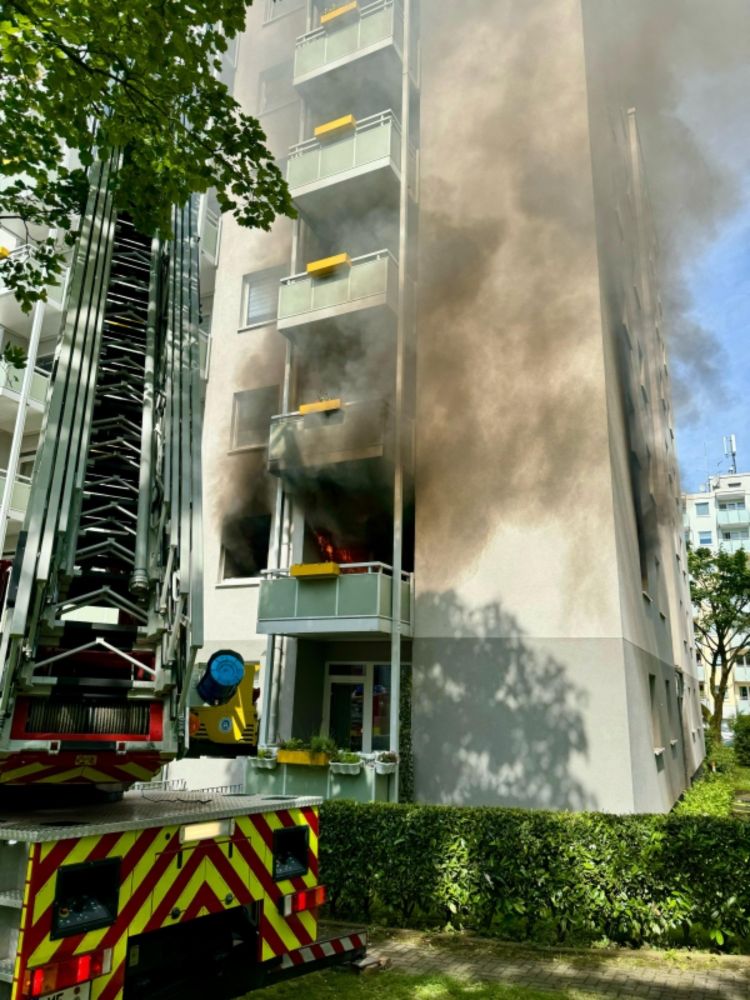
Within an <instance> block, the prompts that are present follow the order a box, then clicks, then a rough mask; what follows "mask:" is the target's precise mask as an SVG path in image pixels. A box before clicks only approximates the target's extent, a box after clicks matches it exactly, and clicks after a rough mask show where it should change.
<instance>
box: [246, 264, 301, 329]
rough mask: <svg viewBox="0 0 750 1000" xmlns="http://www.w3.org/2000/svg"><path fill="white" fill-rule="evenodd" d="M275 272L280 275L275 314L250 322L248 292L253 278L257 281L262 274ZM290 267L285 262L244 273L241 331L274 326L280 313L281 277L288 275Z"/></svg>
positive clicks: (277, 283)
mask: <svg viewBox="0 0 750 1000" xmlns="http://www.w3.org/2000/svg"><path fill="white" fill-rule="evenodd" d="M273 272H277V273H278V275H279V278H278V281H277V282H276V285H277V291H276V309H275V311H274V314H273V316H271V317H270V318H269V319H260V320H255V321H254V322H252V323H249V322H248V317H247V306H248V294H249V289H250V286H251V285H252V282H253V278H255V280H256V281H257V280H258V278H260V277H261V275H264V274H266V275H270V274H272V273H273ZM288 273H289V268H288V266H285V265H284V264H273V265H272V266H271V267H262V268H260V269H259V270H258V271H248V273H247V274H243V275H242V295H241V297H240V326H239V329H238V332H239V333H246V332H247V331H248V330H260V329H261V328H262V327H264V326H274V325H275V323H276V321H277V319H278V315H279V288H280V287H281V279H282V278H283V277H285V276H286V275H288Z"/></svg>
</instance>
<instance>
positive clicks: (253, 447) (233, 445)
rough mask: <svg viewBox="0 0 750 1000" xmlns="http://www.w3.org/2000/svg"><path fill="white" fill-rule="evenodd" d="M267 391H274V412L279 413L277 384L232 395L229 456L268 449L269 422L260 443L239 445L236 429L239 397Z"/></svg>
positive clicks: (279, 402) (255, 387) (278, 386)
mask: <svg viewBox="0 0 750 1000" xmlns="http://www.w3.org/2000/svg"><path fill="white" fill-rule="evenodd" d="M269 389H275V390H276V406H275V408H276V411H277V413H278V412H279V411H280V408H281V386H280V385H278V383H277V384H275V385H259V386H253V387H252V388H250V389H240V390H238V391H237V392H235V393H233V394H232V418H231V425H230V430H229V454H230V455H236V454H238V453H240V452H246V451H261V450H262V449H265V448H267V447H268V433H269V431H270V421H269V425H268V427H266V430H265V437H264V438H263V440H262V441H260V442H258V443H255V444H239V443H238V441H237V427H238V409H239V406H238V401H239V397H240V396H245V395H249V394H250V393H253V392H264V391H266V390H269ZM271 416H276V414H271Z"/></svg>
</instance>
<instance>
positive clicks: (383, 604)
mask: <svg viewBox="0 0 750 1000" xmlns="http://www.w3.org/2000/svg"><path fill="white" fill-rule="evenodd" d="M330 565H331V567H335V568H334V569H333V570H332V573H331V575H305V576H292V575H291V573H290V571H289V570H265V571H264V573H263V575H264V576H265V579H264V580H262V582H261V585H260V595H259V599H258V632H259V633H261V634H264V635H269V634H271V635H288V636H296V637H301V636H318V637H319V638H323V637H327V636H334V637H341V636H342V635H348V636H363V637H366V638H374V637H375V636H388V635H390V634H391V631H392V617H391V599H392V595H393V571H392V570H391V568H390V567H389V566H386V565H384V564H383V563H348V564H345V565H342V566H338V565H337V564H335V563H332V564H330ZM305 568H310V569H312V568H313V567H305ZM401 631H402V634H403V635H405V636H410V635H411V634H412V597H411V575H410V574H408V573H402V574H401Z"/></svg>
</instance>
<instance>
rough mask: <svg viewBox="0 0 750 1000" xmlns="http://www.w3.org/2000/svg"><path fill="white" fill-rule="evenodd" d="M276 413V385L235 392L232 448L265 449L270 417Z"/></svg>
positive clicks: (277, 393)
mask: <svg viewBox="0 0 750 1000" xmlns="http://www.w3.org/2000/svg"><path fill="white" fill-rule="evenodd" d="M278 412H279V387H278V386H277V385H269V386H265V387H264V388H262V389H246V390H245V391H244V392H236V393H235V394H234V413H233V414H232V448H265V447H266V445H267V444H268V431H269V427H270V423H271V417H272V416H274V414H276V413H278Z"/></svg>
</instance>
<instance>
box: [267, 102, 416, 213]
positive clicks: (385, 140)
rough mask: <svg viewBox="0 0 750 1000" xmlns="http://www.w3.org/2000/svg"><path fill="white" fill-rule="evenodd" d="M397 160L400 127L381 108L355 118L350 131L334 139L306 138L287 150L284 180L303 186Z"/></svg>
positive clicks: (397, 163)
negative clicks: (365, 115)
mask: <svg viewBox="0 0 750 1000" xmlns="http://www.w3.org/2000/svg"><path fill="white" fill-rule="evenodd" d="M378 161H383V162H384V163H388V162H390V165H391V166H392V167H393V169H394V170H395V171H397V172H398V170H399V166H400V163H401V127H400V125H399V123H398V121H397V119H396V116H395V115H394V113H393V112H392V111H382V112H381V113H380V114H377V115H371V116H370V117H369V118H363V119H362V120H361V121H359V122H357V125H356V128H355V129H354V131H352V132H350V133H349V134H348V135H346V136H344V137H343V138H341V139H338V140H335V141H330V140H329V141H327V142H326V141H321V140H320V139H308V140H307V142H300V143H298V144H297V145H296V146H292V147H291V149H290V150H289V161H288V166H287V181H288V183H289V187H290V188H291V189H292V194H294V193H295V191H296V189H298V188H304V187H307V185H309V184H315V183H317V182H318V181H325V180H329V179H332V178H335V177H337V176H339V175H341V174H344V173H345V172H346V171H349V170H358V169H361V168H365V167H368V166H371V165H374V164H376V163H377V162H378Z"/></svg>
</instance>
